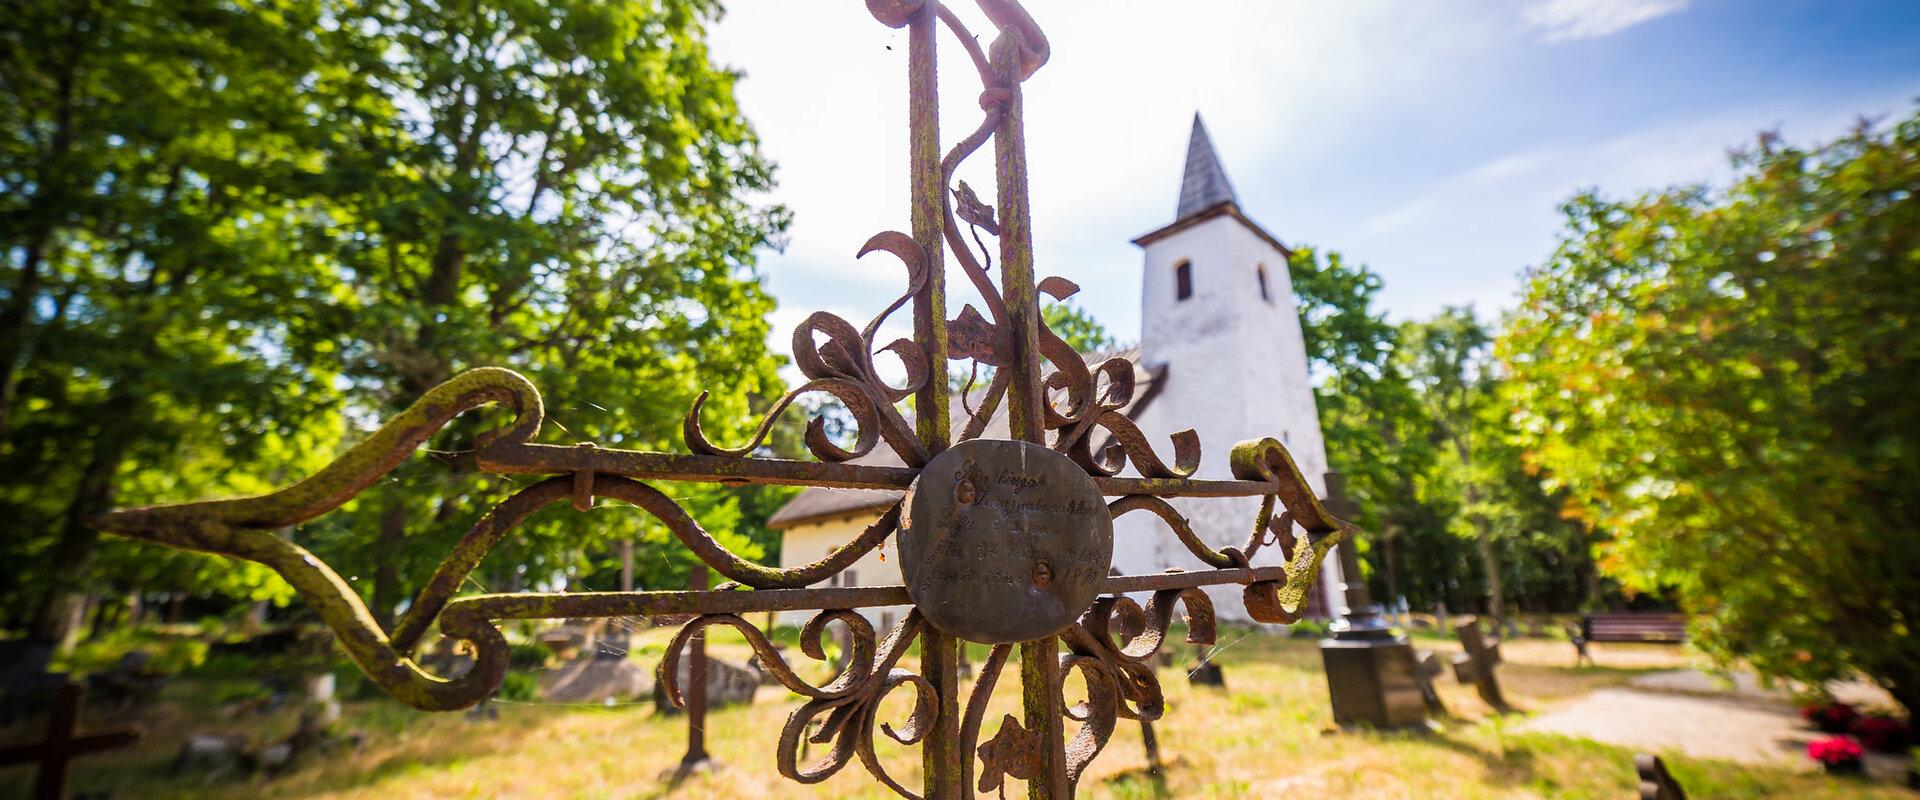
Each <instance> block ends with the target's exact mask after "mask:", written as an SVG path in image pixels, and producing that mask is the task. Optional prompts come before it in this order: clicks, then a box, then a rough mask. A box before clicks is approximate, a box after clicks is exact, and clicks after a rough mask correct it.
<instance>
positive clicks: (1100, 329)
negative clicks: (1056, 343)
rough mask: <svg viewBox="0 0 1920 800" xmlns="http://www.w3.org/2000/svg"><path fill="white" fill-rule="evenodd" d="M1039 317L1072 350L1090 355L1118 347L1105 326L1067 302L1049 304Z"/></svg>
mask: <svg viewBox="0 0 1920 800" xmlns="http://www.w3.org/2000/svg"><path fill="white" fill-rule="evenodd" d="M1040 317H1041V318H1042V319H1044V320H1045V321H1046V323H1047V327H1048V328H1050V329H1052V331H1053V332H1054V334H1056V335H1058V336H1059V337H1060V339H1061V340H1062V341H1065V342H1066V343H1067V344H1070V345H1073V349H1074V350H1076V351H1078V352H1080V353H1082V354H1084V355H1092V354H1094V353H1099V352H1102V351H1106V350H1112V349H1113V348H1115V347H1117V346H1119V340H1117V339H1115V338H1113V335H1112V334H1110V333H1107V326H1105V325H1102V324H1100V320H1097V319H1094V318H1093V315H1092V314H1089V313H1087V310H1086V309H1084V308H1081V307H1079V306H1077V305H1074V304H1073V303H1069V302H1058V303H1055V302H1049V303H1047V304H1046V305H1045V306H1044V307H1042V308H1041V309H1040Z"/></svg>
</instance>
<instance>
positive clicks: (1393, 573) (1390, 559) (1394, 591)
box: [1380, 522, 1400, 605]
mask: <svg viewBox="0 0 1920 800" xmlns="http://www.w3.org/2000/svg"><path fill="white" fill-rule="evenodd" d="M1380 533H1381V536H1380V542H1381V544H1382V545H1384V547H1382V548H1381V549H1382V550H1384V551H1385V552H1383V553H1382V554H1381V555H1383V556H1385V558H1386V562H1387V563H1386V567H1387V568H1386V569H1385V570H1384V573H1385V575H1386V579H1387V596H1386V598H1385V599H1386V601H1387V604H1388V605H1393V604H1396V603H1399V602H1400V568H1399V565H1398V564H1396V563H1394V562H1395V561H1396V560H1397V556H1398V555H1399V550H1400V548H1399V539H1400V527H1399V526H1398V525H1395V524H1393V523H1391V522H1383V523H1381V525H1380Z"/></svg>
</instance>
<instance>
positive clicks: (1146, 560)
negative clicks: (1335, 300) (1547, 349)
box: [1114, 113, 1339, 619]
mask: <svg viewBox="0 0 1920 800" xmlns="http://www.w3.org/2000/svg"><path fill="white" fill-rule="evenodd" d="M1133 243H1134V244H1136V245H1138V246H1139V247H1140V248H1141V249H1142V250H1143V251H1144V255H1145V268H1144V270H1143V275H1142V287H1141V331H1140V358H1139V363H1140V364H1141V365H1142V366H1144V367H1146V368H1147V369H1148V370H1150V371H1154V372H1156V373H1158V379H1157V380H1156V384H1158V385H1156V386H1154V387H1153V389H1154V395H1155V396H1154V397H1153V399H1152V400H1151V401H1150V402H1147V403H1145V404H1144V407H1143V408H1140V409H1138V411H1137V412H1136V415H1137V419H1136V421H1137V422H1138V423H1139V424H1140V427H1141V428H1142V429H1143V430H1144V431H1145V432H1146V433H1147V434H1148V436H1149V440H1150V441H1152V442H1154V443H1155V445H1156V447H1157V448H1161V449H1165V448H1168V447H1169V446H1170V445H1168V444H1167V443H1166V442H1167V437H1168V436H1170V435H1172V434H1173V433H1174V432H1175V431H1178V430H1182V429H1185V428H1194V429H1195V430H1197V431H1198V432H1199V434H1200V441H1201V444H1202V456H1201V465H1200V471H1199V473H1198V475H1197V477H1200V478H1206V479H1228V478H1231V477H1232V474H1231V473H1230V471H1229V469H1228V465H1227V456H1228V453H1229V451H1231V449H1232V448H1233V445H1235V444H1237V443H1239V442H1242V441H1245V440H1248V439H1257V438H1261V437H1267V436H1271V437H1274V438H1276V439H1279V440H1281V442H1282V443H1284V444H1285V445H1286V446H1287V450H1288V451H1289V452H1291V453H1292V454H1293V458H1294V460H1295V461H1296V462H1298V464H1299V465H1300V469H1301V471H1302V472H1304V473H1306V475H1307V479H1308V481H1309V482H1310V483H1312V485H1313V487H1314V490H1315V492H1316V493H1317V494H1322V495H1324V493H1325V488H1326V487H1325V486H1324V485H1323V482H1324V478H1323V476H1324V475H1325V473H1326V471H1327V455H1326V445H1325V443H1324V442H1323V440H1322V438H1321V434H1320V421H1319V415H1318V411H1317V409H1316V408H1315V404H1314V397H1313V387H1312V384H1311V382H1310V380H1309V378H1308V375H1307V353H1306V344H1305V340H1304V339H1303V338H1302V337H1301V332H1300V313H1299V309H1298V307H1297V306H1296V304H1295V302H1294V296H1293V284H1292V281H1291V280H1290V278H1289V276H1288V273H1287V257H1288V256H1289V255H1290V251H1289V250H1288V249H1287V247H1286V245H1284V244H1282V243H1281V242H1280V240H1279V239H1278V238H1276V237H1275V236H1274V235H1273V234H1271V233H1268V232H1267V230H1266V229H1265V228H1262V227H1261V226H1260V225H1259V224H1258V223H1256V222H1254V221H1253V220H1252V219H1251V218H1249V217H1248V216H1247V215H1246V214H1245V213H1244V212H1243V211H1242V210H1241V208H1240V201H1239V197H1238V196H1237V195H1236V194H1235V193H1234V191H1233V184H1232V182H1230V181H1229V180H1227V173H1226V170H1225V168H1223V167H1222V166H1221V164H1220V157H1219V156H1218V155H1217V154H1216V153H1215V152H1214V149H1213V141H1212V140H1211V139H1210V138H1209V137H1208V135H1207V128H1206V125H1205V124H1203V123H1202V122H1201V121H1200V115H1199V114H1197V113H1196V114H1195V115H1194V117H1193V132H1192V135H1191V136H1190V138H1189V140H1188V142H1187V161H1186V170H1185V174H1184V175H1183V176H1182V178H1181V181H1180V199H1179V203H1178V205H1177V207H1176V210H1175V212H1174V219H1173V221H1172V222H1171V223H1169V224H1167V225H1165V226H1163V227H1161V228H1159V229H1157V230H1154V231H1152V232H1151V233H1147V234H1145V235H1143V236H1141V237H1139V238H1137V239H1134V240H1133ZM1169 455H1170V453H1169ZM1176 506H1178V507H1179V508H1180V510H1181V513H1182V514H1185V515H1186V516H1187V518H1188V519H1189V520H1191V521H1192V522H1193V527H1194V530H1195V532H1196V533H1198V534H1199V535H1200V536H1201V537H1202V538H1203V539H1205V540H1206V541H1207V542H1208V543H1209V544H1210V545H1212V546H1213V547H1214V548H1216V549H1217V548H1219V547H1222V546H1233V547H1241V546H1244V545H1245V543H1246V538H1247V534H1248V532H1249V531H1250V530H1251V527H1252V524H1253V520H1254V517H1255V516H1256V515H1257V513H1258V509H1259V499H1258V498H1241V499H1238V500H1235V501H1231V502H1223V501H1221V500H1218V499H1209V500H1206V501H1204V502H1185V503H1176ZM1115 523H1116V530H1115V536H1114V547H1115V553H1114V561H1115V564H1116V566H1119V567H1120V568H1121V569H1123V570H1124V571H1126V572H1128V573H1131V574H1140V573H1142V572H1145V571H1154V572H1158V571H1160V570H1163V569H1166V568H1169V567H1178V568H1185V569H1192V568H1194V567H1195V566H1197V564H1196V563H1195V562H1194V561H1193V556H1192V554H1190V553H1188V552H1186V550H1185V548H1184V547H1182V546H1181V545H1180V544H1179V542H1178V541H1177V540H1175V539H1174V538H1173V537H1171V536H1168V535H1166V534H1165V531H1164V530H1156V528H1157V527H1164V526H1163V523H1161V522H1160V521H1159V520H1157V519H1153V518H1151V516H1150V515H1147V514H1129V515H1126V516H1124V517H1121V518H1120V519H1118V520H1115ZM1298 532H1299V531H1297V530H1296V533H1298ZM1254 561H1255V563H1256V564H1257V565H1262V566H1264V565H1269V564H1279V563H1280V562H1281V555H1280V552H1279V549H1278V548H1267V549H1263V550H1262V551H1261V552H1260V553H1259V554H1258V555H1257V556H1256V558H1255V559H1254ZM1336 561H1337V559H1333V558H1328V559H1327V561H1326V564H1327V571H1326V572H1324V573H1323V574H1322V576H1321V582H1320V584H1319V586H1320V588H1321V589H1322V590H1323V593H1322V594H1320V595H1319V597H1320V599H1323V600H1325V599H1330V598H1331V597H1332V594H1331V593H1333V592H1337V590H1338V589H1339V584H1338V581H1339V577H1338V568H1337V567H1336V566H1334V565H1335V563H1336ZM1211 594H1212V597H1213V601H1214V604H1215V607H1216V609H1217V610H1218V611H1219V612H1220V614H1221V616H1222V617H1223V618H1228V619H1244V618H1245V617H1246V612H1245V608H1244V605H1243V603H1242V600H1241V597H1240V591H1239V589H1238V587H1229V589H1227V590H1216V591H1213V592H1211ZM1338 607H1339V604H1338V603H1332V602H1328V603H1325V604H1324V605H1322V607H1321V608H1320V609H1315V610H1316V611H1321V612H1322V613H1324V609H1328V608H1338Z"/></svg>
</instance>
